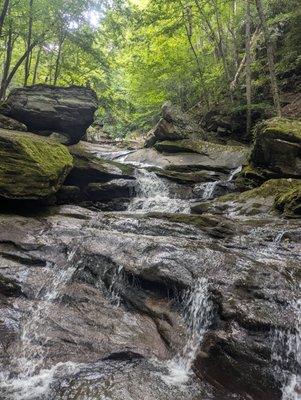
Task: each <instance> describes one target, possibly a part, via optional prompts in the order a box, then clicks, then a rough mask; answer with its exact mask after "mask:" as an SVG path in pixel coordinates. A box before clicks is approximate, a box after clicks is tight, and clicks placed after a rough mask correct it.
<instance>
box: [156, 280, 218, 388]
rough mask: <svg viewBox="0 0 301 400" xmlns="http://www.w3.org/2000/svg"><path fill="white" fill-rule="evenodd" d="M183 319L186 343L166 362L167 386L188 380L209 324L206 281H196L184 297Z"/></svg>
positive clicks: (210, 314) (208, 300) (209, 307)
mask: <svg viewBox="0 0 301 400" xmlns="http://www.w3.org/2000/svg"><path fill="white" fill-rule="evenodd" d="M185 319H186V322H187V326H188V338H187V342H186V344H185V346H184V348H183V350H182V351H181V353H180V354H178V355H177V356H176V357H175V358H174V359H172V360H170V361H169V362H168V370H169V374H168V375H167V376H164V377H163V379H164V381H165V382H166V383H168V384H175V385H177V384H184V383H186V382H187V381H188V380H189V377H190V375H191V373H192V366H193V362H194V360H195V358H196V355H197V352H198V349H199V347H200V344H201V343H202V341H203V339H204V335H205V333H206V332H207V330H208V328H209V325H210V323H211V320H212V302H211V300H210V293H209V286H208V281H207V279H205V278H200V279H198V281H197V282H196V284H195V286H194V288H193V289H191V290H190V292H188V294H187V295H186V299H185Z"/></svg>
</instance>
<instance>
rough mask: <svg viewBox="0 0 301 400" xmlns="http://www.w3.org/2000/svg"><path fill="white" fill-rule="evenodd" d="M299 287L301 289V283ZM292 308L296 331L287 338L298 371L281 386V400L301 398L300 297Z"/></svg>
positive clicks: (297, 399)
mask: <svg viewBox="0 0 301 400" xmlns="http://www.w3.org/2000/svg"><path fill="white" fill-rule="evenodd" d="M299 289H300V290H301V285H300V287H299ZM294 309H295V318H296V332H295V333H294V334H292V337H291V338H290V340H289V344H290V346H289V347H290V348H289V352H290V353H291V354H293V355H294V356H295V360H296V363H297V366H298V371H296V372H295V373H293V374H291V375H290V376H289V378H288V380H287V382H286V383H285V385H284V386H283V389H282V392H283V396H282V399H283V400H300V399H301V373H300V371H301V298H299V299H297V300H296V302H295V304H294Z"/></svg>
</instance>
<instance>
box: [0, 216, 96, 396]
mask: <svg viewBox="0 0 301 400" xmlns="http://www.w3.org/2000/svg"><path fill="white" fill-rule="evenodd" d="M92 223H93V220H91V221H89V223H88V224H87V227H89V226H90V225H91V224H92ZM81 244H82V243H81V241H79V240H78V239H76V240H75V241H74V242H73V243H72V244H71V246H72V247H71V250H70V251H69V253H68V255H67V258H66V263H65V265H64V266H62V265H56V264H54V265H50V264H49V265H47V266H46V269H45V273H46V272H47V274H46V275H45V283H44V285H43V287H42V288H40V290H39V291H38V292H37V293H36V296H35V299H34V300H35V301H33V302H32V303H33V305H32V306H31V308H30V310H29V312H30V314H29V317H28V318H27V319H26V320H25V321H24V323H23V324H22V326H21V335H20V341H19V345H18V346H17V348H16V351H15V356H14V357H13V358H12V359H11V361H10V370H12V371H13V373H10V372H9V371H8V370H7V371H1V373H0V389H1V393H2V391H4V392H5V393H7V396H6V398H7V399H12V400H33V399H36V398H39V396H41V395H42V394H45V393H46V392H47V391H48V389H49V387H50V384H51V382H52V380H53V378H54V375H55V373H56V371H57V370H59V369H60V368H61V367H64V366H66V367H67V369H68V368H69V367H72V368H74V365H75V364H73V363H68V362H67V363H59V364H57V365H55V366H52V367H50V368H49V369H45V368H43V366H44V362H45V356H46V351H47V341H48V338H47V337H46V338H41V336H40V328H41V326H42V325H43V323H46V322H47V318H48V316H49V312H50V310H51V305H52V304H53V303H54V301H57V300H58V299H59V298H60V296H61V295H62V293H63V288H64V287H65V286H66V284H67V283H68V282H69V281H70V279H71V278H72V276H73V274H74V272H75V271H76V269H77V268H78V266H79V263H80V262H81V257H80V249H81ZM37 302H38V305H37Z"/></svg>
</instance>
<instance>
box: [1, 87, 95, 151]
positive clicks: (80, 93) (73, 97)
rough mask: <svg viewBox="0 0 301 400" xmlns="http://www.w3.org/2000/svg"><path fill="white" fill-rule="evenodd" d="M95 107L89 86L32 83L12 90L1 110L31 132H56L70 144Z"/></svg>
mask: <svg viewBox="0 0 301 400" xmlns="http://www.w3.org/2000/svg"><path fill="white" fill-rule="evenodd" d="M97 106H98V104H97V97H96V94H95V92H94V91H93V90H91V89H88V88H84V87H77V86H72V87H66V88H64V87H53V86H47V85H35V86H29V87H25V88H18V89H15V90H13V91H12V92H11V93H10V94H9V96H8V98H7V100H6V102H5V103H4V104H3V105H2V106H1V112H2V113H3V114H4V115H6V116H8V117H11V118H14V119H16V120H17V121H19V122H21V123H23V124H25V125H26V126H27V128H28V129H29V130H30V131H32V132H36V133H39V131H49V132H51V131H52V132H58V133H60V134H62V135H64V136H66V137H67V138H68V143H69V144H74V143H77V142H78V141H79V140H80V139H81V138H82V137H83V136H84V135H85V133H86V130H87V128H88V127H89V126H90V125H91V124H92V122H93V120H94V112H95V111H96V109H97Z"/></svg>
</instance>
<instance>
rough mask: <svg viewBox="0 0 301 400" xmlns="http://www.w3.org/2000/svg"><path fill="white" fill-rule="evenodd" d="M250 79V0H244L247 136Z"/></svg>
mask: <svg viewBox="0 0 301 400" xmlns="http://www.w3.org/2000/svg"><path fill="white" fill-rule="evenodd" d="M251 85H252V81H251V0H246V97H247V136H249V135H250V131H251V106H252V88H251Z"/></svg>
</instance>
